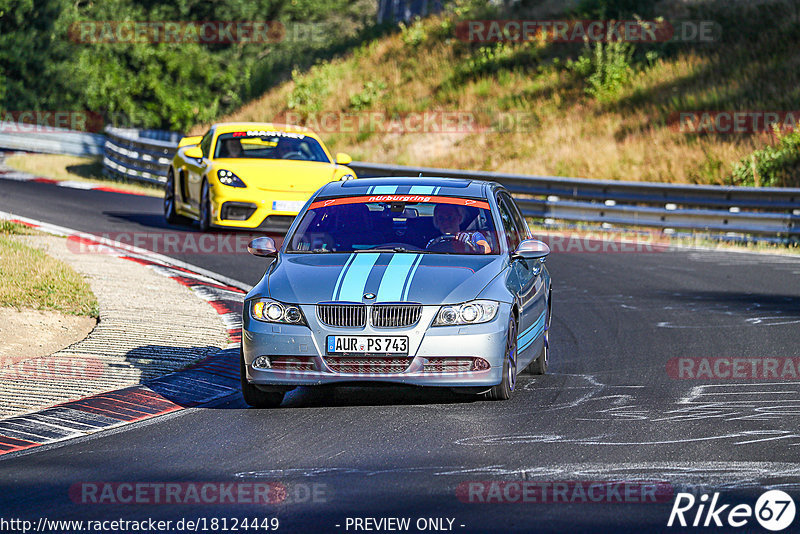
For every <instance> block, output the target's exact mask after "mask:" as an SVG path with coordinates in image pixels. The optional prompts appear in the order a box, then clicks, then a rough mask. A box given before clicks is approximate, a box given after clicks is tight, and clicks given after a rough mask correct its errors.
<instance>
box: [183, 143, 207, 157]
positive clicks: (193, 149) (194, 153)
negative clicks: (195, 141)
mask: <svg viewBox="0 0 800 534" xmlns="http://www.w3.org/2000/svg"><path fill="white" fill-rule="evenodd" d="M183 155H184V156H186V157H187V158H193V159H203V150H202V149H201V148H200V147H199V146H190V147H189V148H187V149H186V150H184V151H183Z"/></svg>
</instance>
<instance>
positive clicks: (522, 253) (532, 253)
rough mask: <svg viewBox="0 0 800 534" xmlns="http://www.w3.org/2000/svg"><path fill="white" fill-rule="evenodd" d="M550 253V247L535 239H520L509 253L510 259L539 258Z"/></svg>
mask: <svg viewBox="0 0 800 534" xmlns="http://www.w3.org/2000/svg"><path fill="white" fill-rule="evenodd" d="M548 254H550V247H548V246H547V244H546V243H542V242H541V241H539V240H537V239H526V240H525V241H522V242H521V243H520V244H519V245H518V246H517V250H515V251H514V253H513V254H512V255H511V258H512V259H524V260H541V259H544V258H545V257H546V256H547V255H548Z"/></svg>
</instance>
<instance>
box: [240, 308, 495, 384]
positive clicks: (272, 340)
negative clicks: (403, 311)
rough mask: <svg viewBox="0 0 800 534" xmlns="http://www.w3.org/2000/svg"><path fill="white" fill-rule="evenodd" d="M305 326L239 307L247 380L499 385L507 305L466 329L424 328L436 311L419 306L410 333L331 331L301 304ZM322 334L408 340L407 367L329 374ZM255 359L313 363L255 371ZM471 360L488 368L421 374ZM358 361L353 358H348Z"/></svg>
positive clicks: (367, 329)
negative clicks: (442, 363)
mask: <svg viewBox="0 0 800 534" xmlns="http://www.w3.org/2000/svg"><path fill="white" fill-rule="evenodd" d="M301 308H302V309H303V314H304V315H305V317H306V319H307V321H308V323H309V326H307V327H306V326H295V325H282V324H281V325H278V324H272V323H264V322H261V321H256V320H254V319H251V318H250V316H249V303H245V311H244V320H243V328H242V350H243V354H244V361H245V369H246V373H247V379H248V380H249V381H250V382H251V383H253V384H256V385H264V386H274V385H281V386H311V385H322V384H337V383H345V382H361V383H369V382H383V383H395V384H408V385H417V386H443V387H475V386H480V387H483V386H487V387H490V386H494V385H497V384H499V383H500V382H501V380H502V373H503V359H504V357H505V346H506V344H505V341H506V334H507V325H508V318H509V314H510V305H508V306H506V305H501V308H500V310H499V312H498V314H497V317H495V319H494V320H493V321H491V322H488V323H484V324H479V325H469V326H448V327H429V325H430V324H431V322H432V321H433V316H434V315H435V314H436V312H437V311H438V309H439V307H438V306H424V307H423V309H424V310H425V311H424V312H423V314H422V318H421V319H420V321H419V323H418V324H417V325H416V326H414V327H410V328H393V329H385V328H380V329H375V328H371V327H370V326H367V327H365V328H360V329H348V328H332V327H327V326H325V325H322V324H320V323H319V322H318V321H317V319H316V316H315V306H313V305H310V306H309V305H303V306H301ZM328 335H345V336H346V335H358V336H396V335H405V336H408V338H409V357H411V358H412V360H411V363H410V365H409V366H408V367H407V369H406V370H405V371H404V372H399V373H379V372H368V373H344V372H335V371H333V370H331V367H330V366H329V365H328V363H327V360H326V352H325V351H326V340H327V336H328ZM259 356H289V357H300V358H303V359H304V361H310V362H312V363H313V369H312V370H308V371H298V370H279V369H261V368H254V367H253V360H255V359H256V358H257V357H259ZM442 357H475V358H483V359H484V360H486V361H487V362H488V363H489V366H490V367H489V369H486V370H482V371H452V372H426V371H423V366H424V365H425V364H426V363H427V359H428V358H442ZM352 358H354V359H355V358H358V356H352Z"/></svg>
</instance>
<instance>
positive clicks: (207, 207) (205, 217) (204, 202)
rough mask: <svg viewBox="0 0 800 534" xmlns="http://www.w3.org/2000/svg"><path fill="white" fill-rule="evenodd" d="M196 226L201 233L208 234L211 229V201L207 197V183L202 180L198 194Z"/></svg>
mask: <svg viewBox="0 0 800 534" xmlns="http://www.w3.org/2000/svg"><path fill="white" fill-rule="evenodd" d="M198 226H199V227H200V231H201V232H208V229H209V228H211V200H210V199H209V196H208V182H207V181H205V180H203V186H202V188H201V192H200V219H199V220H198Z"/></svg>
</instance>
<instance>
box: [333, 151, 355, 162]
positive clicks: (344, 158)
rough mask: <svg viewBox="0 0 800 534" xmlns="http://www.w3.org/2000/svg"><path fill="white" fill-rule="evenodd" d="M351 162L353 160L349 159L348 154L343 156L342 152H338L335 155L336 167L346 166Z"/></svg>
mask: <svg viewBox="0 0 800 534" xmlns="http://www.w3.org/2000/svg"><path fill="white" fill-rule="evenodd" d="M352 162H353V158H351V157H350V155H349V154H345V153H344V152H339V153H338V154H336V164H337V165H348V164H350V163H352Z"/></svg>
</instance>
